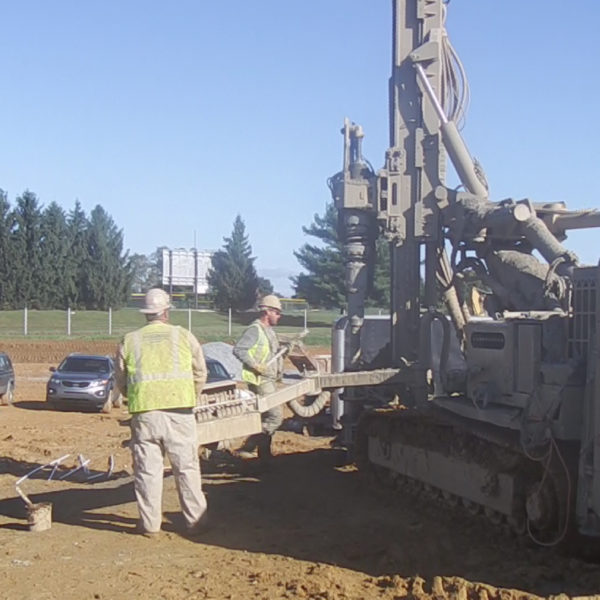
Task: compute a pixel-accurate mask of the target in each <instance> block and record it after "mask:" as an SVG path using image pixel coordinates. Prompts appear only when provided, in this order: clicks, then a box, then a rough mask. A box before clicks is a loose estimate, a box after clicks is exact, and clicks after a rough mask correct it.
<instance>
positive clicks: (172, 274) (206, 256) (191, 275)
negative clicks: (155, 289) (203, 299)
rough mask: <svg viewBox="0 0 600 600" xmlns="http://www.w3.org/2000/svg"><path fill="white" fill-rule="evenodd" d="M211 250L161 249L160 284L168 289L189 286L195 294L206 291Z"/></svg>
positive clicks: (205, 292)
mask: <svg viewBox="0 0 600 600" xmlns="http://www.w3.org/2000/svg"><path fill="white" fill-rule="evenodd" d="M212 256H213V252H209V251H207V250H196V249H195V248H192V249H191V250H185V249H184V248H176V249H175V250H169V249H167V248H163V251H162V285H163V286H164V288H165V289H166V290H168V291H173V288H175V287H176V288H178V289H181V288H189V289H190V291H191V292H194V293H195V294H196V295H198V294H200V295H202V294H207V293H208V279H207V277H208V271H209V269H210V266H211V264H212Z"/></svg>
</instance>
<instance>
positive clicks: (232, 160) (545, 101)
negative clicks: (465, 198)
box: [0, 0, 600, 293]
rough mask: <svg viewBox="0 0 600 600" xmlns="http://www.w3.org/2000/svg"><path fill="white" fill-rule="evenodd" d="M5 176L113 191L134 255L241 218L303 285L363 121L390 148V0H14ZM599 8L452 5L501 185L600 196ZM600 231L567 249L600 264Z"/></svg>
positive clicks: (274, 275)
mask: <svg viewBox="0 0 600 600" xmlns="http://www.w3.org/2000/svg"><path fill="white" fill-rule="evenodd" d="M0 21H1V22H2V35H1V36H0V46H1V51H0V76H1V78H2V84H3V85H2V94H1V95H0V134H1V136H2V144H1V145H0V188H2V189H4V190H5V191H6V192H7V193H8V196H9V200H10V201H11V203H14V200H15V198H16V196H18V195H19V194H21V193H22V192H23V191H24V190H25V189H29V190H31V191H33V192H35V193H36V194H37V195H38V197H39V199H40V201H41V202H42V203H43V204H44V205H47V204H49V203H50V202H52V201H56V202H58V203H59V204H60V205H61V206H63V208H65V210H69V209H71V208H72V207H73V204H74V202H75V200H76V199H79V201H80V202H81V204H82V206H83V208H84V209H85V210H86V212H88V213H89V211H91V209H92V208H93V207H94V206H95V205H96V204H101V205H102V206H103V207H104V208H105V209H106V210H107V211H108V212H109V213H110V214H111V216H112V217H113V219H114V220H115V222H116V223H117V225H118V226H119V227H121V228H122V229H123V231H124V234H125V245H126V247H127V248H129V249H130V251H131V252H132V253H133V252H139V253H144V254H149V253H151V252H152V251H154V250H155V248H156V247H158V246H168V247H171V248H191V247H192V246H193V245H194V241H195V242H196V245H197V247H198V248H199V249H209V250H210V249H217V248H219V247H221V246H222V244H223V237H224V236H228V235H229V234H230V233H231V230H232V226H233V221H234V218H235V216H236V215H237V214H240V215H241V216H242V218H243V219H244V221H245V223H246V228H247V232H248V235H249V238H250V242H251V244H252V248H253V252H254V255H255V256H256V265H257V268H258V271H259V273H260V274H261V275H263V276H265V277H268V278H270V279H271V280H272V282H273V283H274V284H275V288H276V290H277V291H280V292H282V293H289V292H290V287H289V283H288V277H289V275H291V274H295V273H297V272H298V271H299V265H298V263H297V261H296V260H295V258H294V256H293V251H294V250H297V249H298V248H299V247H300V246H301V245H302V244H303V243H304V242H305V241H311V240H310V238H308V239H307V238H305V237H304V236H303V233H302V226H303V225H309V224H310V223H311V221H312V219H313V215H314V214H315V213H318V214H322V213H323V210H324V207H325V204H326V202H328V201H329V191H328V189H327V186H326V179H327V178H328V177H329V176H330V175H332V174H334V173H335V172H336V171H338V170H339V169H340V167H341V160H342V136H341V135H340V133H339V130H340V128H341V126H342V123H343V119H344V117H345V116H348V117H350V118H351V119H352V120H354V121H356V122H358V123H360V124H361V125H362V126H363V128H364V129H365V132H366V139H365V143H364V152H365V155H366V156H367V158H368V159H369V160H370V161H371V163H372V164H373V166H374V167H375V168H376V169H377V168H379V167H380V166H382V165H383V157H384V152H385V149H386V148H387V146H388V138H387V136H388V129H387V127H388V126H387V80H388V77H389V73H390V54H391V2H390V1H388V0H368V1H367V0H304V1H303V2H290V1H284V0H254V1H253V2H248V1H242V0H230V1H228V2H214V1H213V2H209V1H206V0H194V1H192V0H177V1H175V2H169V3H167V2H157V1H155V0H120V1H118V2H117V1H116V0H108V1H107V0H105V1H102V2H100V1H99V0H89V1H86V2H82V1H81V0H55V1H54V2H47V1H46V0H44V1H42V0H21V1H20V2H9V1H8V0H4V1H3V2H0ZM599 22H600V2H598V1H597V0H579V1H578V2H577V3H575V4H573V6H572V7H571V5H569V7H568V8H566V3H565V2H564V0H527V1H523V0H503V1H502V2H499V1H497V0H495V1H492V0H476V1H473V0H451V2H450V4H449V16H448V22H447V28H448V32H449V35H450V38H451V40H452V42H453V44H454V46H455V48H456V49H457V50H458V52H459V54H460V56H461V59H462V61H463V63H464V65H465V68H466V71H467V75H468V78H469V82H470V85H471V106H470V110H469V113H468V115H467V123H466V127H465V129H464V131H463V133H464V136H465V138H466V140H467V143H468V146H469V148H470V150H471V153H472V154H473V155H474V156H476V157H477V158H478V160H479V161H480V162H481V163H482V165H483V167H484V169H485V171H486V174H487V177H488V180H489V183H490V188H491V198H492V199H493V200H501V199H503V198H507V197H513V198H516V199H519V198H524V197H529V198H531V199H532V200H534V201H536V202H553V201H566V202H567V204H568V206H569V207H570V208H591V207H595V206H596V205H598V195H597V176H598V171H599V165H600V149H599V143H598V140H599V138H600V115H599V112H600V109H599V108H598V98H599V97H600V66H599V58H600V51H599V50H598V45H597V38H598V34H597V28H598V23H599ZM594 235H596V234H594V233H593V232H590V231H588V232H585V233H582V232H580V233H577V234H573V235H572V236H570V238H569V240H568V241H567V244H568V245H569V246H570V247H571V248H572V249H574V250H575V251H576V252H578V253H579V255H580V257H581V259H582V260H583V262H586V263H596V262H597V260H598V255H599V254H600V252H599V251H598V249H599V246H598V244H596V243H594V242H595V239H594V237H593V236H594Z"/></svg>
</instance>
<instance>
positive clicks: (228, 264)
mask: <svg viewBox="0 0 600 600" xmlns="http://www.w3.org/2000/svg"><path fill="white" fill-rule="evenodd" d="M302 229H303V231H304V233H305V234H306V235H308V236H312V237H314V238H316V239H317V240H318V242H317V243H316V244H308V243H307V244H304V245H303V246H302V247H301V248H300V249H298V250H297V251H295V252H294V256H295V257H296V259H297V260H298V262H299V263H300V265H301V266H302V267H303V269H304V272H302V273H301V274H299V275H298V276H296V277H293V278H291V282H292V285H293V288H294V296H295V297H298V298H304V299H305V300H307V302H308V303H309V304H310V305H311V306H314V307H320V308H338V309H342V308H343V307H344V305H345V289H344V264H343V247H342V243H341V240H340V238H339V236H338V232H337V212H336V210H335V207H334V206H333V204H329V205H328V206H327V208H326V210H325V214H324V215H323V216H320V215H317V214H315V215H314V221H313V223H312V224H311V225H310V226H308V227H303V228H302ZM161 250H162V247H159V248H158V249H157V250H156V252H155V253H153V254H151V255H149V256H146V255H143V254H133V255H132V256H129V254H128V252H126V251H124V248H123V231H122V230H121V229H119V228H118V227H117V225H116V224H115V222H114V221H113V219H112V217H111V216H110V215H109V214H108V213H107V212H106V211H105V210H104V208H102V206H100V205H97V206H96V207H95V208H94V209H93V210H92V211H91V212H90V214H89V216H88V215H86V213H85V212H84V211H83V209H82V208H81V204H80V203H79V201H76V202H75V205H74V207H73V208H72V209H71V210H70V211H68V212H65V210H63V209H62V208H61V207H60V206H59V205H58V204H57V203H56V202H52V203H50V204H49V205H48V206H46V207H43V206H42V205H41V203H40V202H39V200H38V198H37V196H36V195H35V194H34V193H33V192H30V191H25V192H24V193H23V194H22V195H20V196H18V197H17V198H16V202H15V206H14V207H12V206H11V204H10V203H9V201H8V198H7V194H6V192H4V191H2V190H0V309H2V310H9V309H20V308H23V307H25V306H27V307H28V308H33V309H63V310H64V309H66V308H67V307H70V308H72V309H88V310H107V309H108V308H109V307H112V308H119V307H121V306H124V305H126V304H127V301H128V298H129V295H130V293H131V291H132V290H133V291H146V290H147V289H149V288H150V287H154V286H158V285H160V280H161ZM255 260H256V259H255V257H253V256H252V247H251V245H250V241H249V239H248V235H247V234H246V229H245V225H244V221H243V219H242V217H241V216H240V215H237V216H236V218H235V221H234V223H233V230H232V233H231V235H230V236H229V237H225V238H224V245H223V247H222V248H221V249H219V250H217V251H216V252H215V253H214V255H213V259H212V267H211V269H210V271H209V274H208V282H209V285H210V289H211V291H210V294H209V299H210V300H211V301H212V302H213V304H214V306H215V308H217V309H218V310H227V309H229V308H232V309H233V310H237V311H239V310H246V309H249V308H252V307H253V306H254V304H255V303H256V300H257V298H259V297H260V296H262V295H264V294H270V293H273V286H272V284H271V282H270V281H269V280H268V279H265V278H263V277H260V276H259V275H258V274H257V272H256V268H255V265H254V262H255ZM372 279H373V284H372V287H371V291H370V294H369V300H368V302H370V303H371V304H374V305H376V306H379V307H384V306H387V305H388V304H389V254H388V251H387V245H386V244H381V245H378V246H377V262H376V266H375V271H374V274H373V278H372Z"/></svg>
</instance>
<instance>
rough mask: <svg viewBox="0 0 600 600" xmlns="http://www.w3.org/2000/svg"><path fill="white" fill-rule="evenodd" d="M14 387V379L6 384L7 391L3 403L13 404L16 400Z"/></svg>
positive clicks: (3, 395)
mask: <svg viewBox="0 0 600 600" xmlns="http://www.w3.org/2000/svg"><path fill="white" fill-rule="evenodd" d="M14 396H15V392H14V387H13V384H12V381H9V382H8V384H7V385H6V391H5V392H4V394H2V404H12V403H13V401H14Z"/></svg>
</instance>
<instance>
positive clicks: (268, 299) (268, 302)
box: [258, 294, 282, 312]
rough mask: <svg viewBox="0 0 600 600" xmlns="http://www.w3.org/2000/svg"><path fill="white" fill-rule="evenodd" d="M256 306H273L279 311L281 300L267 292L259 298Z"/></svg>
mask: <svg viewBox="0 0 600 600" xmlns="http://www.w3.org/2000/svg"><path fill="white" fill-rule="evenodd" d="M258 308H274V309H275V310H278V311H279V312H281V310H282V309H281V301H280V300H279V298H278V297H277V296H275V295H273V294H269V295H268V296H265V297H264V298H262V299H261V300H260V302H259V303H258Z"/></svg>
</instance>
